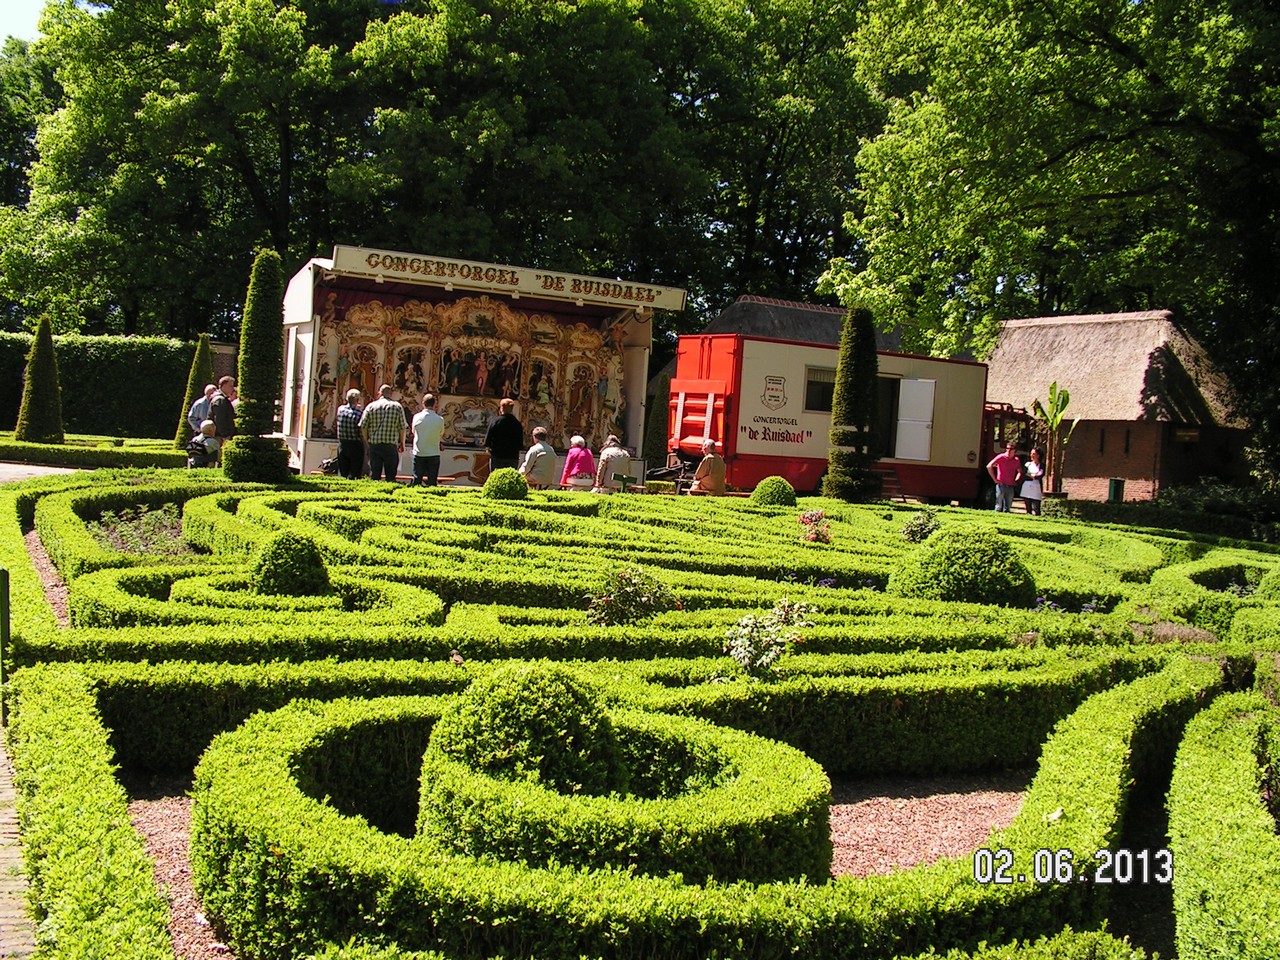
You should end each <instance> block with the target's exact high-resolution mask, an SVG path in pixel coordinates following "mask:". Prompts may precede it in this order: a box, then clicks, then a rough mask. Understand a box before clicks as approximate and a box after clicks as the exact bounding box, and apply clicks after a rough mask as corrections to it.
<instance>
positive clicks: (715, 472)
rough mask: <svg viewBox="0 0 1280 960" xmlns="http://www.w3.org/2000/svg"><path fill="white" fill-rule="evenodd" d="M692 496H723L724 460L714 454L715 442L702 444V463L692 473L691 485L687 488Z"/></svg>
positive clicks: (707, 441) (710, 441) (706, 441)
mask: <svg viewBox="0 0 1280 960" xmlns="http://www.w3.org/2000/svg"><path fill="white" fill-rule="evenodd" d="M689 492H690V493H692V494H704V495H706V496H711V497H722V496H724V460H722V459H721V458H720V455H719V454H718V453H716V442H715V441H714V440H704V441H703V442H702V462H701V463H699V464H698V469H697V470H695V471H694V473H693V485H692V486H691V487H689Z"/></svg>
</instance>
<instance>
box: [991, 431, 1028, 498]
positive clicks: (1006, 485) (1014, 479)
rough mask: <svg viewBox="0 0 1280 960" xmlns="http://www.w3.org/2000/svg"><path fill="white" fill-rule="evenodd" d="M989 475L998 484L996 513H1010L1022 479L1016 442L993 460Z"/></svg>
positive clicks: (1007, 444) (1006, 446) (1008, 445)
mask: <svg viewBox="0 0 1280 960" xmlns="http://www.w3.org/2000/svg"><path fill="white" fill-rule="evenodd" d="M987 473H989V474H991V479H992V480H994V481H995V483H996V513H1008V512H1009V507H1010V506H1012V504H1013V492H1014V490H1015V489H1016V488H1017V486H1018V481H1019V480H1021V479H1022V461H1021V460H1019V459H1018V445H1017V444H1016V443H1015V442H1014V441H1012V440H1010V441H1009V442H1008V443H1006V444H1005V445H1004V453H999V454H996V455H995V456H994V457H992V458H991V462H990V463H988V464H987Z"/></svg>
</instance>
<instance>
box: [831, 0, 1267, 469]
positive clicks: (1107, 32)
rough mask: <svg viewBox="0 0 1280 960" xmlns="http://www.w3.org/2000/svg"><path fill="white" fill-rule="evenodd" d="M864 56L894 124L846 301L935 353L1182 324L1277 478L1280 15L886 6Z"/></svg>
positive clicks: (848, 272)
mask: <svg viewBox="0 0 1280 960" xmlns="http://www.w3.org/2000/svg"><path fill="white" fill-rule="evenodd" d="M858 50H859V53H860V56H859V60H858V63H859V69H860V70H861V71H862V73H863V75H864V76H865V77H866V78H867V79H868V81H869V82H870V83H872V84H873V85H874V86H875V88H876V89H877V90H878V91H879V92H880V94H881V95H882V96H883V97H884V99H885V102H886V103H887V104H888V106H889V111H890V113H889V118H890V119H889V123H888V126H887V128H886V130H885V132H884V133H883V134H882V135H881V136H880V137H878V138H877V139H876V140H875V141H874V142H872V143H871V144H870V145H869V146H868V147H866V148H864V149H863V151H862V152H861V153H860V155H859V166H860V167H861V170H862V175H863V181H862V184H863V186H862V191H861V193H860V199H861V201H862V202H863V204H864V209H863V210H862V211H860V212H858V213H856V214H855V215H854V216H853V217H852V218H851V220H852V226H853V229H854V236H855V239H856V241H857V243H858V245H859V249H860V253H861V257H863V258H865V259H860V260H859V261H858V262H856V263H846V264H843V265H838V266H837V268H836V269H834V270H833V271H832V272H831V273H830V274H829V276H828V281H829V282H830V283H831V284H832V285H833V286H834V287H836V288H838V289H839V290H840V291H841V296H842V298H844V299H845V300H846V302H855V301H865V302H867V303H869V304H871V306H872V307H873V309H874V310H875V311H876V314H877V316H878V317H879V318H880V320H881V321H882V322H884V323H885V324H887V325H897V326H900V327H902V328H904V330H905V331H906V332H907V336H908V339H907V343H908V344H909V345H910V346H911V347H912V348H915V349H924V350H929V351H931V352H933V353H936V354H948V353H951V352H954V351H956V350H959V349H962V348H964V347H966V346H972V347H975V348H977V349H978V350H979V351H982V350H984V349H986V348H987V347H989V346H990V345H991V344H992V342H993V338H994V336H995V333H996V331H997V329H998V323H999V321H1000V320H1001V319H1002V318H1005V317H1011V316H1025V315H1038V314H1053V313H1069V312H1088V311H1097V310H1122V309H1146V308H1168V309H1171V310H1173V311H1174V313H1175V315H1176V317H1177V318H1178V319H1179V321H1180V322H1181V323H1182V324H1183V325H1184V326H1185V327H1186V328H1187V329H1188V331H1189V332H1190V333H1192V334H1193V335H1195V336H1197V337H1198V338H1199V339H1200V340H1201V341H1202V342H1203V343H1204V344H1205V346H1206V347H1207V348H1208V349H1209V350H1210V352H1211V355H1212V356H1213V357H1214V359H1215V360H1216V361H1217V362H1218V363H1219V364H1221V365H1222V367H1223V368H1224V369H1226V370H1227V371H1228V373H1229V374H1230V375H1231V376H1232V378H1233V380H1234V382H1235V385H1236V388H1237V391H1238V394H1239V405H1240V407H1241V409H1242V410H1243V411H1244V412H1246V413H1247V414H1250V415H1251V416H1252V418H1253V420H1254V423H1255V424H1256V427H1257V439H1258V442H1259V446H1260V449H1261V450H1262V456H1261V458H1260V461H1259V462H1260V465H1261V466H1262V467H1263V469H1264V470H1265V471H1274V470H1275V469H1276V467H1277V465H1278V464H1280V414H1277V410H1278V409H1280V337H1278V336H1277V334H1278V333H1280V271H1278V270H1276V269H1275V264H1276V263H1277V262H1280V216H1277V214H1278V213H1280V140H1277V138H1276V123H1277V121H1276V108H1275V104H1276V92H1277V90H1280V9H1278V8H1276V7H1275V6H1274V5H1272V4H1249V3H1242V2H1237V0H1189V2H1186V3H1180V4H1178V5H1176V7H1175V6H1173V5H1170V4H1164V3H1132V2H1127V0H1084V2H1075V0H1010V2H1003V0H1002V2H995V0H978V2H968V0H966V2H961V0H941V2H939V3H925V2H922V0H870V2H869V4H868V9H867V19H866V22H865V26H864V28H863V29H862V31H861V33H860V36H859V41H858ZM864 263H865V266H866V270H865V271H864V272H859V268H860V267H861V266H862V265H863V264H864Z"/></svg>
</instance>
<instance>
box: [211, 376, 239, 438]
mask: <svg viewBox="0 0 1280 960" xmlns="http://www.w3.org/2000/svg"><path fill="white" fill-rule="evenodd" d="M239 396H240V394H238V393H236V378H235V377H221V378H219V380H218V389H217V390H215V391H214V392H213V396H212V397H210V398H209V419H210V420H212V421H213V430H214V436H216V437H217V438H218V442H219V443H226V442H227V441H228V440H230V439H231V438H232V437H234V436H235V435H236V408H235V405H234V404H235V400H236V398H237V397H239Z"/></svg>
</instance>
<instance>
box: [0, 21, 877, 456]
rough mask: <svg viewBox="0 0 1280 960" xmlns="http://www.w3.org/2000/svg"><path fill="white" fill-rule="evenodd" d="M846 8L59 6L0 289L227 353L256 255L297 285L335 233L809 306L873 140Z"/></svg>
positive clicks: (25, 312)
mask: <svg viewBox="0 0 1280 960" xmlns="http://www.w3.org/2000/svg"><path fill="white" fill-rule="evenodd" d="M855 16H856V10H855V9H853V8H850V7H849V6H848V5H847V4H843V3H836V2H833V0H766V2H764V3H763V4H761V3H751V4H747V3H745V2H742V0H729V2H723V0H679V2H675V3H668V2H657V0H638V2H637V0H598V2H592V3H572V4H553V3H528V4H503V3H494V2H492V0H446V2H442V3H435V4H418V3H414V4H410V3H403V4H387V3H379V2H377V0H324V2H317V0H289V2H286V3H282V4H278V5H272V4H266V5H264V4H254V3H248V4H246V3H243V2H240V0H179V2H175V3H160V2H156V0H143V2H141V3H135V4H131V5H130V6H129V7H128V8H127V9H126V8H123V7H118V6H113V5H108V6H105V7H103V8H101V9H94V10H92V11H89V10H85V9H82V8H76V7H74V6H72V5H64V6H60V7H59V12H58V15H57V16H56V17H50V18H49V19H48V20H47V22H46V30H47V35H46V37H45V39H44V41H43V42H42V44H41V46H40V48H39V51H40V54H41V57H40V61H39V62H40V68H41V69H42V70H47V71H51V72H54V71H56V81H57V83H58V85H60V87H61V91H60V92H62V93H64V97H65V99H59V100H57V101H54V102H50V103H48V104H46V103H44V102H42V101H40V100H36V101H35V102H32V103H31V104H30V106H29V107H28V108H27V109H25V110H23V111H21V113H20V116H19V118H18V119H19V121H20V123H21V124H22V127H23V130H24V132H29V131H31V130H33V129H34V130H38V134H37V137H36V140H35V143H36V146H37V149H38V156H39V159H38V160H37V161H36V162H35V163H34V164H32V163H31V147H30V142H29V141H27V142H26V143H25V144H18V143H17V142H16V140H15V147H18V146H21V149H15V151H14V155H13V158H12V162H13V163H14V164H15V165H16V166H17V167H19V169H22V170H26V169H27V168H28V166H30V171H31V174H32V187H31V197H30V200H29V202H27V203H26V204H25V206H23V207H22V208H13V209H10V210H7V211H3V212H4V213H5V214H7V215H6V216H4V217H0V241H2V242H0V297H5V298H8V299H9V300H10V301H11V302H13V303H14V304H16V305H17V306H18V311H17V312H18V317H16V318H15V319H21V318H22V317H24V316H25V317H33V316H35V315H36V314H37V313H38V312H41V311H45V312H49V313H51V314H53V315H54V316H55V318H56V324H55V325H56V327H57V329H59V330H66V329H72V328H79V327H81V326H82V325H83V326H84V327H85V328H87V329H89V330H92V331H93V332H102V331H105V330H112V331H120V332H125V333H135V332H149V331H164V332H168V333H170V334H173V335H178V336H182V337H186V338H190V337H192V336H194V334H195V333H197V332H199V331H201V330H203V329H210V332H214V333H215V334H217V335H219V337H220V338H222V339H231V335H232V334H233V332H234V328H235V325H236V322H237V319H238V313H239V295H240V293H241V288H242V284H243V280H242V278H243V276H244V272H245V270H246V269H247V268H248V265H249V262H250V259H251V256H252V250H253V249H254V248H255V247H256V246H258V245H259V244H261V243H263V242H265V243H267V244H268V245H269V246H270V247H271V248H272V249H274V250H275V251H276V252H277V253H278V254H279V255H280V257H281V259H282V261H283V262H284V264H285V265H286V269H288V270H290V271H292V269H293V268H295V267H296V265H298V264H299V263H300V262H302V260H304V259H305V258H306V257H309V256H313V255H326V254H327V253H328V251H329V250H330V249H331V247H332V245H333V244H334V243H335V242H344V243H358V244H365V245H369V246H377V247H382V248H386V249H403V250H413V251H418V252H423V253H441V254H448V255H451V256H458V257H463V258H475V259H481V260H488V261H496V262H499V263H520V264H529V265H533V266H539V265H541V266H553V265H554V266H555V267H557V268H558V269H562V270H572V271H575V272H580V273H592V274H602V275H606V276H615V275H618V276H634V277H636V278H637V279H643V280H653V281H657V282H663V283H673V284H676V285H679V286H687V287H689V288H690V289H691V290H692V292H693V294H694V302H695V303H697V304H699V305H700V306H701V307H702V308H703V309H715V308H717V307H719V306H721V305H723V304H724V303H726V302H728V301H729V300H731V299H732V298H733V297H735V296H736V295H738V294H739V293H742V292H743V291H751V292H753V293H759V294H764V295H771V296H780V297H786V298H790V299H803V298H805V297H806V296H808V295H810V294H811V293H812V290H813V285H814V282H815V279H816V277H817V276H818V274H819V273H820V272H821V271H822V269H823V267H824V265H825V264H826V262H827V260H828V259H829V258H830V257H831V256H833V255H837V254H841V253H844V252H847V251H848V249H849V243H848V240H847V238H846V237H845V236H844V235H843V232H842V230H841V219H842V217H843V215H844V211H845V205H846V203H847V199H846V198H847V196H848V191H849V189H850V187H851V185H852V182H853V171H854V157H855V155H856V153H857V150H858V143H859V140H860V138H862V137H864V136H866V135H869V134H870V133H872V132H874V130H875V129H876V127H877V125H878V114H877V110H876V108H875V107H874V106H873V105H872V104H871V102H870V99H869V97H868V96H867V94H866V92H865V90H864V88H863V86H862V84H861V83H860V81H859V80H858V79H857V77H856V75H855V71H854V69H853V63H852V59H851V54H850V49H849V46H848V40H849V37H850V36H851V34H852V32H853V29H854V18H855ZM7 57H8V60H9V65H10V66H11V69H13V70H15V71H20V75H21V76H22V77H26V76H32V77H33V79H34V78H35V77H37V76H38V74H37V73H35V72H33V70H29V69H28V68H27V62H26V57H27V54H26V53H25V52H23V51H19V50H12V51H8V52H7ZM744 64H750V65H751V69H750V70H745V69H743V65H744ZM54 107H60V108H61V109H60V110H56V111H55V109H54ZM22 199H25V198H22ZM659 321H660V322H662V323H670V322H671V318H663V317H660V318H659ZM685 322H689V320H688V319H686V321H685ZM206 324H208V325H210V326H206ZM167 432H168V431H167V430H166V434H167Z"/></svg>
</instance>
